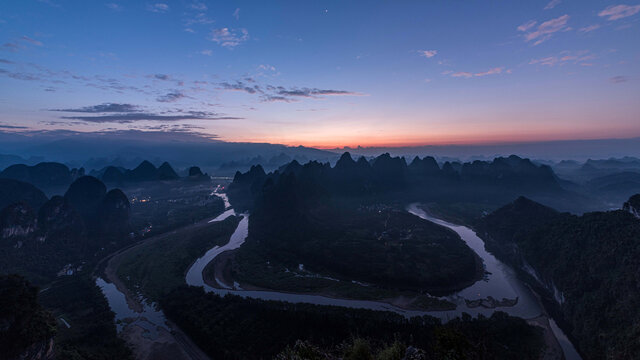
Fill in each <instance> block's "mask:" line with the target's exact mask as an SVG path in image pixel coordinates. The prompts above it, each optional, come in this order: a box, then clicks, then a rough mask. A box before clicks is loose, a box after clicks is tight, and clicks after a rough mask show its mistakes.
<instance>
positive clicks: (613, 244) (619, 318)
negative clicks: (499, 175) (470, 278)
mask: <svg viewBox="0 0 640 360" xmlns="http://www.w3.org/2000/svg"><path fill="white" fill-rule="evenodd" d="M632 201H633V200H632ZM476 228H477V229H478V230H479V233H480V234H481V236H482V237H483V238H484V239H485V243H486V246H487V248H488V249H489V250H490V251H491V252H493V253H494V254H496V255H497V256H498V257H499V258H501V259H503V260H504V261H505V262H507V263H509V264H511V265H513V266H514V267H515V268H517V269H520V272H521V275H522V276H523V278H525V279H527V280H528V281H529V283H530V284H532V285H533V286H534V287H535V288H537V289H539V290H540V292H541V293H543V294H546V296H547V299H548V302H549V303H551V304H553V307H554V308H556V309H557V311H558V312H559V314H560V315H562V317H561V319H562V320H563V322H562V323H563V324H564V325H565V327H566V330H567V333H568V334H569V335H570V336H572V337H573V338H574V339H575V340H576V341H575V345H576V346H577V348H578V349H579V351H581V352H582V353H583V354H584V356H585V357H586V358H588V359H604V358H607V359H634V358H636V357H637V355H638V354H640V340H639V339H640V328H639V327H638V324H640V292H639V291H638V289H639V288H640V274H639V273H638V269H640V221H639V220H638V219H637V218H636V217H635V216H634V215H633V214H632V213H630V212H629V211H623V210H617V211H608V212H594V213H587V214H584V215H582V216H576V215H571V214H568V213H559V212H557V211H555V210H553V209H551V208H548V207H545V206H543V205H540V204H538V203H535V202H533V201H531V200H529V199H526V198H519V199H517V200H516V201H515V202H513V203H511V204H509V205H506V206H504V207H503V208H501V209H499V210H497V211H495V212H494V213H492V214H490V215H488V216H486V217H484V218H483V219H481V220H480V221H479V222H478V224H477V226H476Z"/></svg>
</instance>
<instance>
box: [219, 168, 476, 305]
mask: <svg viewBox="0 0 640 360" xmlns="http://www.w3.org/2000/svg"><path fill="white" fill-rule="evenodd" d="M346 159H350V158H348V157H345V156H343V158H342V160H341V162H339V163H338V164H337V165H336V168H339V167H344V166H349V165H344V164H345V162H346V161H348V160H346ZM383 159H386V158H384V157H383ZM389 159H390V161H391V164H394V161H395V160H393V159H391V158H389ZM396 160H397V159H396ZM381 161H386V160H381ZM353 164H355V165H354V166H365V165H358V163H355V162H354V163H353ZM391 167H393V166H391ZM287 169H288V170H286V171H284V172H283V173H282V174H270V175H269V176H266V175H264V176H261V173H260V169H259V168H253V170H251V171H250V173H248V174H246V175H238V176H237V181H238V183H236V180H234V182H233V183H232V184H231V185H230V189H233V188H237V187H239V186H243V184H245V181H244V178H246V177H251V176H253V175H256V176H257V179H258V180H256V182H254V183H253V184H252V185H249V187H250V188H251V187H253V186H255V185H254V184H257V183H259V182H258V181H260V179H263V180H264V181H263V183H262V184H261V190H260V191H259V192H257V191H256V192H255V194H256V195H255V197H254V198H253V199H251V201H250V204H251V208H252V212H251V221H250V222H249V237H248V239H247V241H246V244H245V245H244V246H243V247H241V248H240V249H239V250H238V254H237V256H236V257H235V260H234V261H235V265H234V271H235V276H236V277H237V278H239V279H241V280H243V281H246V282H249V283H253V284H254V285H258V286H263V287H269V286H270V285H274V282H272V281H268V279H265V280H266V281H261V280H262V278H263V276H262V275H263V274H266V273H267V272H265V271H264V269H262V268H261V267H260V266H259V264H263V265H264V266H268V267H276V266H277V267H282V268H284V269H287V268H298V267H299V266H304V268H305V269H309V270H310V271H312V272H315V273H321V274H323V275H326V276H331V277H335V278H342V279H347V280H348V281H351V280H356V281H359V282H366V283H371V284H375V285H379V286H381V287H384V288H392V289H399V290H430V291H431V292H434V293H437V292H440V293H442V292H446V291H452V290H455V289H459V288H461V287H463V286H464V285H465V284H468V283H470V282H473V281H474V280H476V279H478V278H479V277H481V275H482V271H481V266H479V264H478V260H477V259H476V257H475V255H474V253H473V251H471V249H469V248H468V247H467V246H466V244H464V242H463V241H462V240H461V239H460V237H459V236H458V235H457V234H455V233H454V232H452V231H450V230H448V229H445V228H444V227H441V226H439V225H436V224H433V223H431V222H429V221H425V220H423V219H420V218H419V217H417V216H414V215H412V214H409V213H407V212H406V211H405V210H404V208H403V207H402V205H401V203H399V202H397V201H391V200H389V201H387V202H384V203H382V202H379V199H378V198H377V196H376V195H375V193H373V192H372V193H370V192H369V190H367V189H366V187H367V186H368V185H363V184H366V182H365V183H359V182H354V180H353V178H352V176H351V175H349V176H347V177H344V178H336V179H334V180H333V182H331V181H330V180H329V179H326V178H324V177H323V176H324V175H322V174H323V173H324V172H326V171H329V172H333V170H332V169H331V168H330V167H328V166H327V165H323V164H319V163H314V162H311V163H308V164H306V165H304V166H302V165H299V164H297V163H291V164H289V166H288V167H287ZM251 172H253V173H251ZM345 173H348V170H345ZM336 174H337V175H336V176H341V175H343V173H342V171H337V172H336ZM373 179H375V181H376V182H378V185H376V186H377V187H378V188H381V187H382V184H383V183H385V182H387V183H388V184H387V185H388V186H393V183H394V182H396V180H395V179H393V177H384V176H381V175H380V176H378V175H376V176H374V178H373ZM331 184H333V185H331ZM342 185H343V186H344V187H346V188H343V187H342ZM360 185H362V186H363V187H362V188H358V189H355V188H354V186H355V187H357V186H360ZM234 191H235V190H233V191H232V190H230V192H231V193H233V194H236V193H235V192H234ZM398 191H399V190H398ZM237 199H238V198H237V194H236V195H234V197H232V198H231V200H232V202H233V205H234V206H236V201H240V205H239V206H243V202H242V200H237ZM300 264H302V265H300ZM252 280H253V282H252ZM255 280H258V282H259V283H257V284H256V281H255Z"/></svg>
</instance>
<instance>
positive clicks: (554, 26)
mask: <svg viewBox="0 0 640 360" xmlns="http://www.w3.org/2000/svg"><path fill="white" fill-rule="evenodd" d="M568 21H569V15H566V14H565V15H562V16H560V17H557V18H555V19H551V20H547V21H545V22H543V23H542V24H540V25H538V26H537V27H536V24H537V22H536V21H529V22H527V23H524V24H522V25H520V26H518V28H517V29H518V31H521V32H524V33H525V34H524V39H525V41H526V42H531V41H533V45H534V46H535V45H540V44H541V43H543V42H545V41H547V40H549V39H550V38H551V37H552V36H553V34H555V33H557V32H559V31H567V30H570V28H569V27H568V26H567V22H568Z"/></svg>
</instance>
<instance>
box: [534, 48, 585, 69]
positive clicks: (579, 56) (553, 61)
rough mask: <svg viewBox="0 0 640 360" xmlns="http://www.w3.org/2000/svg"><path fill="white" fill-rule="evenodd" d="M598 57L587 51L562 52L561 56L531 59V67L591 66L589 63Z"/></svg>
mask: <svg viewBox="0 0 640 360" xmlns="http://www.w3.org/2000/svg"><path fill="white" fill-rule="evenodd" d="M595 58H596V56H595V55H594V54H592V53H590V52H589V51H587V50H582V51H575V52H574V51H562V52H561V53H560V54H559V55H554V56H547V57H542V58H538V59H531V60H530V61H529V65H543V66H550V67H552V66H556V65H560V66H561V65H565V64H567V63H572V64H576V65H585V66H588V65H591V63H589V62H588V61H590V60H593V59H595Z"/></svg>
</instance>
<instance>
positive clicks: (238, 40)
mask: <svg viewBox="0 0 640 360" xmlns="http://www.w3.org/2000/svg"><path fill="white" fill-rule="evenodd" d="M210 39H211V41H213V42H215V43H217V44H218V45H220V46H222V47H226V48H229V49H232V48H234V47H236V46H238V45H240V44H242V43H243V42H245V41H247V40H249V32H248V31H247V30H246V29H229V28H226V27H225V28H219V29H214V30H212V31H211V37H210Z"/></svg>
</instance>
